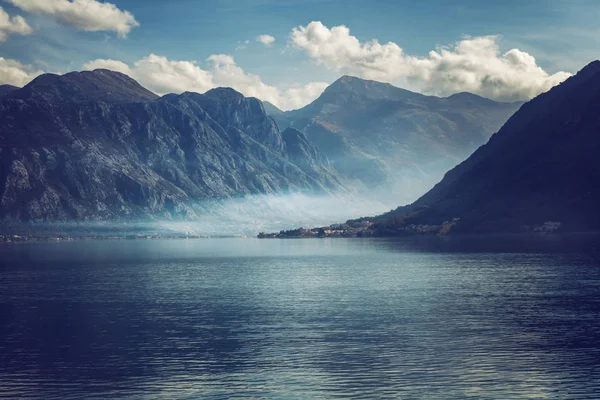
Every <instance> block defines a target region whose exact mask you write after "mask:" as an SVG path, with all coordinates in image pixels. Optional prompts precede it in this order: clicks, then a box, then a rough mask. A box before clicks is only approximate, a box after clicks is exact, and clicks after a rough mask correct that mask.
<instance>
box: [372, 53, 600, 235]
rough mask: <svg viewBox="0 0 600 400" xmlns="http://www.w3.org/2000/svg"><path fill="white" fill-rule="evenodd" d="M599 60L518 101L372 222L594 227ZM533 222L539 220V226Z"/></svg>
mask: <svg viewBox="0 0 600 400" xmlns="http://www.w3.org/2000/svg"><path fill="white" fill-rule="evenodd" d="M599 105H600V62H599V61H595V62H593V63H591V64H589V65H588V66H587V67H585V68H584V69H583V70H581V71H580V72H579V73H578V74H577V75H576V76H574V77H572V78H570V79H568V80H567V81H565V82H564V83H562V84H561V85H559V86H557V87H555V88H553V89H551V90H550V91H549V92H547V93H544V94H542V95H540V96H538V97H536V98H535V99H533V100H531V101H530V102H528V103H526V104H524V105H523V106H522V107H521V109H520V110H519V111H518V112H517V113H515V115H514V116H513V117H512V118H510V119H509V121H508V122H507V123H506V124H505V125H504V126H503V127H502V129H501V130H500V131H499V132H498V133H496V134H495V135H494V136H492V138H491V139H490V140H489V142H488V143H487V144H486V145H484V146H482V147H481V148H479V149H478V150H477V151H476V152H475V153H474V154H473V155H472V156H471V157H469V158H468V159H467V160H466V161H464V162H463V163H461V164H460V165H458V166H457V167H456V168H454V169H452V170H451V171H449V172H448V173H447V174H446V175H445V177H444V179H443V180H442V181H441V182H440V183H438V184H437V185H436V186H435V187H434V188H433V189H432V190H430V191H429V192H428V193H427V194H425V195H424V196H423V197H421V198H420V199H418V200H417V201H416V202H415V203H413V204H411V205H410V206H407V207H401V208H399V209H398V210H396V211H394V212H392V213H390V214H387V215H383V216H381V217H379V218H378V220H379V221H383V222H380V229H383V230H385V231H387V232H388V233H393V232H397V231H398V228H403V227H405V226H407V225H410V224H441V223H443V222H444V221H450V220H452V219H453V218H460V221H458V222H457V223H456V224H455V226H454V227H453V229H452V231H453V232H498V231H520V230H530V229H532V228H533V227H535V226H537V227H538V228H537V229H546V228H548V229H550V230H552V229H556V228H557V227H558V225H557V224H546V226H545V228H544V224H545V223H546V222H549V221H550V222H554V223H560V229H561V230H564V231H589V230H598V229H600V209H599V208H598V204H600V113H598V107H599ZM540 227H541V228H540Z"/></svg>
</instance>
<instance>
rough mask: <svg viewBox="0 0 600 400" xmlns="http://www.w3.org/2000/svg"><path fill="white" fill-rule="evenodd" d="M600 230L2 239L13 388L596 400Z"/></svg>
mask: <svg viewBox="0 0 600 400" xmlns="http://www.w3.org/2000/svg"><path fill="white" fill-rule="evenodd" d="M598 244H600V240H599V238H598V237H594V236H571V237H562V238H558V237H553V236H549V237H541V238H528V239H524V238H515V237H512V238H510V237H509V238H502V237H497V238H493V239H492V238H487V239H485V240H484V239H474V238H471V239H469V238H461V239H445V238H431V239H424V238H423V239H410V240H408V239H405V240H375V239H365V240H361V239H348V240H344V239H339V240H329V239H326V240H263V241H260V240H254V239H214V240H213V239H201V240H172V241H170V240H163V241H98V242H69V243H31V244H15V245H1V246H0V256H1V259H0V318H1V321H0V322H1V324H0V398H2V399H12V398H20V399H106V398H131V399H149V398H169V399H171V398H177V399H197V398H201V399H230V398H240V399H241V398H244V399H245V398H265V399H335V398H343V399H347V398H364V399H373V398H390V399H468V398H472V399H503V400H505V399H532V398H541V399H598V398H600V249H599V247H598Z"/></svg>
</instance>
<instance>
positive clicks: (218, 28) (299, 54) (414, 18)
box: [0, 0, 600, 108]
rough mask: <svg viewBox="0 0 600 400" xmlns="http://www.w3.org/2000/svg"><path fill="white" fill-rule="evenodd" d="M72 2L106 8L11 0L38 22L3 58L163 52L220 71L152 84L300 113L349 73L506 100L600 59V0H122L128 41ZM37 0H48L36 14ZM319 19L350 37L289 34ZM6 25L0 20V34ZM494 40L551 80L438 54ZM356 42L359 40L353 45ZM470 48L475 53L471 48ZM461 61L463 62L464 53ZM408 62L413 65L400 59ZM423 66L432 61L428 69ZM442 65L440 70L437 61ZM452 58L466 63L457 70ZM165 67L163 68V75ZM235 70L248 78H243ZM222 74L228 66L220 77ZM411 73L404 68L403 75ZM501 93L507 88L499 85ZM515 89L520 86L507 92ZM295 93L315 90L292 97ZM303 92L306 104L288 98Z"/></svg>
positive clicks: (58, 66) (69, 61)
mask: <svg viewBox="0 0 600 400" xmlns="http://www.w3.org/2000/svg"><path fill="white" fill-rule="evenodd" d="M71 1H74V2H81V4H80V5H82V4H83V3H102V2H100V1H97V0H0V6H1V7H2V8H3V9H4V11H5V12H6V13H8V15H9V16H10V17H14V16H16V15H20V16H22V17H23V18H24V19H25V20H26V22H27V24H28V25H29V26H30V27H31V31H30V32H28V33H26V34H21V33H19V32H16V33H15V32H8V33H7V35H6V37H5V39H4V41H3V42H2V43H0V57H3V58H4V59H6V60H14V61H16V62H19V63H21V64H22V65H23V66H24V68H27V71H28V74H29V75H35V74H36V73H38V72H40V71H43V72H58V73H63V72H67V71H70V70H81V69H83V68H84V65H85V64H86V63H89V62H90V61H93V60H113V61H120V62H123V63H125V64H127V65H128V66H130V67H133V66H134V64H135V63H136V62H137V61H139V60H143V59H145V58H147V57H148V56H149V55H150V54H154V55H157V56H159V57H162V58H161V59H160V60H159V61H161V62H163V64H164V63H166V62H167V60H168V62H171V61H187V62H195V64H194V65H196V66H197V67H198V68H199V69H200V70H201V71H207V72H208V74H209V75H211V76H210V77H208V78H206V77H205V78H206V79H208V80H207V81H206V82H204V83H199V81H198V79H196V80H194V82H196V83H195V84H191V83H189V82H188V83H186V82H187V81H185V80H182V81H181V85H175V86H173V88H170V87H164V86H165V85H161V84H159V83H156V82H153V81H152V80H151V79H150V78H148V76H149V75H150V74H149V73H148V71H142V70H141V69H142V68H143V67H144V66H141V67H139V68H138V69H137V70H134V69H132V70H131V74H132V75H136V76H134V77H136V79H138V78H139V79H138V80H140V81H143V82H142V83H145V84H146V85H147V86H150V88H151V89H154V90H155V91H177V89H180V88H182V87H184V86H185V85H186V84H189V85H190V86H191V89H197V90H198V91H200V89H203V88H204V87H207V85H208V86H210V85H222V84H228V83H230V84H231V86H233V87H235V86H236V85H238V86H239V88H237V87H236V88H237V89H238V90H240V91H242V92H246V93H245V94H248V95H256V96H257V97H260V96H261V95H262V96H263V97H266V99H267V100H272V101H273V102H275V103H277V102H279V103H280V105H281V106H282V107H284V108H291V107H292V106H297V105H300V103H302V102H305V101H308V100H310V97H314V96H315V93H317V92H319V91H320V90H322V87H323V85H325V84H327V83H331V82H332V81H333V80H335V79H336V78H337V77H339V76H340V75H341V74H344V73H349V74H353V75H358V76H362V77H364V78H371V79H377V80H382V81H389V82H391V83H393V84H396V85H399V86H406V87H408V88H409V89H412V90H417V91H421V92H429V93H431V94H438V95H447V94H449V93H450V92H452V91H460V90H461V89H464V90H470V91H474V92H479V94H482V95H486V96H487V97H493V98H494V97H495V98H498V99H501V100H502V99H506V100H510V99H513V98H514V99H517V98H518V99H523V98H527V97H531V96H533V95H535V94H537V93H536V91H537V92H539V91H543V90H545V89H547V88H548V85H551V84H555V83H557V81H558V80H561V79H564V77H565V76H567V75H563V74H561V75H554V74H556V73H560V72H561V71H565V72H567V73H574V72H576V71H577V70H578V69H580V68H581V67H583V66H584V65H585V64H586V63H588V62H589V61H591V60H593V59H596V58H599V54H598V53H600V49H599V48H598V46H597V44H596V43H597V42H598V41H599V39H600V27H599V26H598V22H597V21H598V20H600V2H599V1H595V0H580V1H577V0H571V1H563V0H544V1H541V0H529V1H523V0H521V1H515V0H505V1H502V2H491V1H489V2H482V1H471V0H463V1H443V0H434V1H418V0H405V1H398V0H396V1H391V0H370V1H362V0H346V1H339V0H329V1H328V0H319V1H317V0H314V1H313V0H289V1H272V0H247V1H243V0H208V1H205V0H201V1H193V0H178V1H169V2H166V1H159V0H112V1H111V3H114V5H115V6H116V7H115V9H116V10H118V12H125V11H128V12H129V13H131V14H132V15H133V17H134V18H135V21H137V22H138V23H139V26H135V27H133V26H132V27H131V28H130V30H129V31H128V32H127V33H126V37H119V35H118V32H116V31H115V30H114V29H112V28H111V27H110V26H107V27H106V29H103V28H102V26H96V25H92V26H85V23H88V22H89V23H91V24H93V23H94V21H87V22H85V21H84V22H81V21H80V20H77V21H76V20H75V19H73V18H77V16H76V15H75V17H74V16H73V15H74V14H73V13H74V12H75V11H73V10H69V5H68V4H67V5H66V6H65V3H70V2H71ZM37 2H39V3H40V4H41V3H42V2H43V3H44V4H43V5H41V6H37V7H38V8H35V7H36V4H35V3H37ZM53 2H54V3H56V4H57V6H56V7H57V8H56V10H54V11H52V12H49V11H47V10H42V11H40V7H46V5H47V4H50V3H53ZM61 3H62V4H61ZM59 6H60V7H59ZM61 7H62V8H61ZM57 10H58V11H57ZM61 13H64V15H63V14H61ZM105 19H106V18H105ZM108 19H110V18H108ZM317 21H318V22H320V23H321V25H319V26H316V25H313V26H312V28H314V32H315V33H318V32H321V33H324V34H327V35H329V34H328V33H327V32H329V31H331V30H332V29H333V28H334V27H337V26H342V25H343V26H345V27H347V28H348V30H349V33H348V34H344V33H343V32H341V33H340V32H338V34H339V35H337V39H336V38H330V39H327V40H325V41H320V42H318V43H317V41H319V40H321V39H315V38H314V37H313V39H314V40H313V39H310V38H309V39H307V37H308V36H310V32H309V31H308V30H307V31H306V32H305V33H304V34H298V35H297V36H296V40H295V41H294V40H292V39H290V35H291V33H292V30H293V29H294V28H297V27H308V25H309V24H310V23H311V22H317ZM1 26H2V24H1V21H0V31H1V29H2V28H1ZM321 26H322V27H323V28H324V29H327V30H328V31H325V30H324V29H323V28H321ZM259 35H270V36H273V37H274V38H275V41H274V42H273V44H272V45H271V46H268V47H267V46H265V45H264V44H262V43H260V42H258V41H256V38H257V36H259ZM333 36H335V35H333ZM492 36H493V37H494V38H493V40H492V42H493V43H492V42H489V41H487V42H485V43H484V42H480V43H479V47H478V49H475V50H473V51H474V52H478V54H479V53H481V52H482V51H484V50H482V49H483V47H482V46H488V47H489V46H497V47H498V57H499V58H502V55H503V54H504V53H505V52H507V51H509V50H511V49H518V50H519V52H520V53H518V54H517V55H518V57H517V58H520V59H522V54H521V53H527V54H528V55H530V56H533V57H535V63H534V65H535V67H536V68H538V67H539V68H541V69H542V70H543V72H544V73H545V74H546V75H547V76H546V75H540V73H539V72H536V71H534V69H533V68H534V67H533V65H529V67H528V68H529V73H531V74H532V75H531V76H530V78H529V80H530V81H535V82H537V83H536V85H537V86H535V87H529V86H527V85H526V83H524V82H520V81H518V79H517V78H515V77H516V76H517V75H518V74H517V73H516V72H515V71H514V68H513V67H511V66H509V67H507V68H505V67H504V66H502V65H500V64H502V63H504V64H506V63H507V60H500V61H501V62H500V64H499V66H497V67H489V68H488V67H485V68H484V70H482V71H476V72H473V71H470V70H469V71H466V70H465V69H464V68H467V69H469V68H472V67H470V66H469V67H464V64H472V63H483V64H485V63H487V64H490V65H492V61H494V62H495V59H494V60H491V61H489V62H488V61H487V58H485V57H488V56H487V55H485V56H483V57H484V58H482V56H481V54H479V55H478V56H477V57H476V58H473V57H470V56H469V57H466V56H465V57H464V59H463V60H455V59H454V58H455V57H454V56H453V55H452V54H450V53H449V54H447V55H446V56H443V57H442V61H435V60H434V61H432V60H431V56H430V54H429V52H430V51H431V50H436V49H438V52H439V46H448V49H449V51H450V52H451V53H452V52H456V51H457V50H456V47H455V46H456V43H457V42H458V41H460V40H463V39H465V38H471V39H473V38H480V37H488V38H489V37H492ZM315 40H316V41H315ZM336 40H337V41H336ZM353 40H357V41H358V44H357V45H355V44H353ZM371 40H377V42H378V43H379V44H381V45H385V44H387V43H388V42H392V43H393V44H394V45H395V46H397V47H398V48H400V49H401V52H400V51H398V49H396V47H386V48H383V49H379V48H370V47H369V43H370V41H371ZM246 41H248V42H247V43H246ZM299 42H303V43H304V44H299ZM463 47H464V48H465V49H467V48H469V49H470V48H471V46H470V44H469V43H465V44H464V46H463ZM465 51H471V50H465ZM390 54H391V55H390ZM461 54H462V55H464V51H463V53H461ZM212 55H228V56H230V57H232V58H233V60H234V64H232V63H231V62H230V61H231V60H229V59H225V58H218V60H219V61H214V60H213V61H207V59H208V58H209V57H210V56H212ZM402 57H410V58H409V59H402V60H400V58H402ZM419 60H421V61H423V60H429V61H428V63H427V64H426V63H425V62H421V61H419ZM155 61H156V60H155ZM509 61H510V60H509ZM432 62H434V63H435V64H436V65H435V66H432V65H430V64H431V63H432ZM447 62H450V63H455V64H452V65H451V66H450V67H449V66H448V65H447V64H448V63H447ZM510 62H512V61H510ZM524 62H526V63H529V61H527V60H525V61H524ZM396 63H397V64H396ZM458 64H461V65H463V66H460V65H458ZM530 64H531V63H530ZM89 65H94V66H102V65H103V64H102V63H97V64H89ZM156 65H157V64H156V63H154V64H153V68H154V67H155V66H156ZM215 65H217V66H215ZM219 65H220V67H219ZM233 66H235V68H237V69H239V70H241V72H240V71H238V70H237V69H236V70H235V71H234V70H233V69H232V68H233ZM181 67H182V68H183V67H186V66H185V65H183V64H182V65H181ZM388 67H389V70H388ZM530 67H531V68H530ZM211 68H212V69H214V68H221V69H219V70H218V72H214V71H213V70H212V69H211ZM225 68H227V71H226V72H224V71H225ZM447 68H452V69H453V71H455V73H454V75H451V76H449V77H445V75H444V74H443V73H442V70H445V69H447ZM461 68H462V69H461ZM511 68H512V69H511ZM519 68H520V67H519ZM404 69H406V71H404V72H402V73H396V72H395V70H404ZM454 69H456V70H454ZM383 70H385V71H383ZM417 70H419V71H417ZM127 71H129V70H127ZM422 71H425V72H422ZM490 71H491V72H490ZM196 73H198V71H196ZM201 73H203V72H201ZM240 74H241V75H240ZM468 74H471V75H468ZM13 75H14V74H13ZM467 75H468V76H467ZM490 75H491V76H493V77H495V78H497V82H496V84H495V86H494V88H490V87H487V88H486V87H482V86H481V84H480V83H479V86H477V85H478V84H474V83H473V82H472V81H473V79H475V80H478V79H482V78H480V77H482V76H485V77H487V76H490ZM7 76H8V75H7ZM11 76H12V75H11ZM166 76H171V75H166ZM473 76H474V78H473ZM0 79H3V80H4V82H0V83H18V82H8V81H7V79H9V78H7V77H3V75H2V74H1V73H0ZM13 79H14V78H13ZM203 79H204V78H203ZM444 79H446V80H448V79H449V80H452V81H453V82H455V81H457V80H458V81H464V82H463V83H462V85H463V86H464V88H463V87H461V86H460V85H461V84H460V82H459V83H458V84H454V83H453V84H449V83H448V81H444ZM209 81H210V82H209ZM500 81H501V83H498V82H500ZM20 82H21V83H23V82H22V81H20ZM252 82H254V83H252ZM311 83H313V84H317V85H316V86H315V87H313V88H312V89H310V90H308V89H306V88H305V87H304V85H308V84H311ZM260 85H263V86H260ZM511 85H512V86H511ZM499 86H503V87H502V88H501V89H498V87H499ZM504 86H506V87H504ZM509 86H511V87H512V88H513V90H512V91H511V90H509V89H507V87H509ZM157 89H162V90H157ZM170 89H173V90H170ZM289 89H297V92H298V93H299V91H301V90H304V91H305V92H306V93H305V92H303V93H301V94H298V93H296V94H293V93H292V92H289ZM308 92H310V93H308ZM294 93H295V92H294ZM294 95H296V96H299V97H298V98H297V99H295V100H293V101H291V102H290V101H288V100H289V98H290V96H294ZM286 96H287V97H286ZM303 96H304V97H303ZM307 99H308V100H307Z"/></svg>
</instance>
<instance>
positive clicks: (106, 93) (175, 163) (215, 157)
mask: <svg viewBox="0 0 600 400" xmlns="http://www.w3.org/2000/svg"><path fill="white" fill-rule="evenodd" d="M342 187H343V184H342V183H341V181H340V180H339V179H338V177H337V174H336V173H335V171H334V170H333V168H332V167H331V165H330V164H329V162H328V160H327V158H326V157H325V156H324V155H323V154H322V153H321V152H320V151H319V150H318V149H316V148H315V147H314V146H313V145H312V144H311V143H310V142H309V141H308V140H307V139H306V137H305V136H304V135H303V134H302V133H300V132H293V131H290V132H288V133H284V134H282V133H281V132H280V131H279V128H278V127H277V125H276V123H275V122H274V121H273V119H271V118H270V117H268V116H267V115H266V114H265V111H264V108H263V105H262V103H261V102H260V101H259V100H257V99H255V98H246V97H244V96H243V95H241V94H240V93H238V92H236V91H234V90H232V89H228V88H218V89H213V90H211V91H209V92H207V93H205V94H203V95H202V94H198V93H183V94H181V95H174V94H170V95H166V96H163V97H158V96H157V95H155V94H154V93H152V92H150V91H148V90H147V89H145V88H143V87H142V86H141V85H139V84H138V83H137V82H136V81H135V80H133V79H131V78H129V77H128V76H126V75H123V74H121V73H117V72H112V71H108V70H95V71H88V72H72V73H68V74H66V75H62V76H59V75H53V74H46V75H41V76H39V77H38V78H36V79H34V80H33V81H32V82H31V83H29V84H28V85H26V86H25V87H23V88H21V89H17V90H14V91H11V92H10V93H7V94H5V95H4V96H3V97H2V98H1V99H0V221H4V222H6V221H31V220H34V221H38V220H42V221H48V220H52V221H55V220H61V221H65V220H113V219H133V218H147V217H155V218H163V217H193V216H196V215H197V213H198V212H201V211H202V209H203V207H204V206H203V203H204V202H205V201H207V200H218V199H224V198H231V197H235V196H243V195H247V194H262V193H275V192H278V193H279V192H284V193H286V192H309V193H329V192H331V191H338V190H340V189H342Z"/></svg>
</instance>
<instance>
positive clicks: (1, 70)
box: [0, 57, 43, 86]
mask: <svg viewBox="0 0 600 400" xmlns="http://www.w3.org/2000/svg"><path fill="white" fill-rule="evenodd" d="M40 74H43V71H40V70H37V69H35V68H33V67H32V66H31V65H24V64H21V63H20V62H18V61H16V60H10V59H6V58H3V57H0V84H9V85H14V86H25V85H26V84H28V83H29V82H30V81H31V80H32V79H33V78H35V77H36V76H38V75H40Z"/></svg>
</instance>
